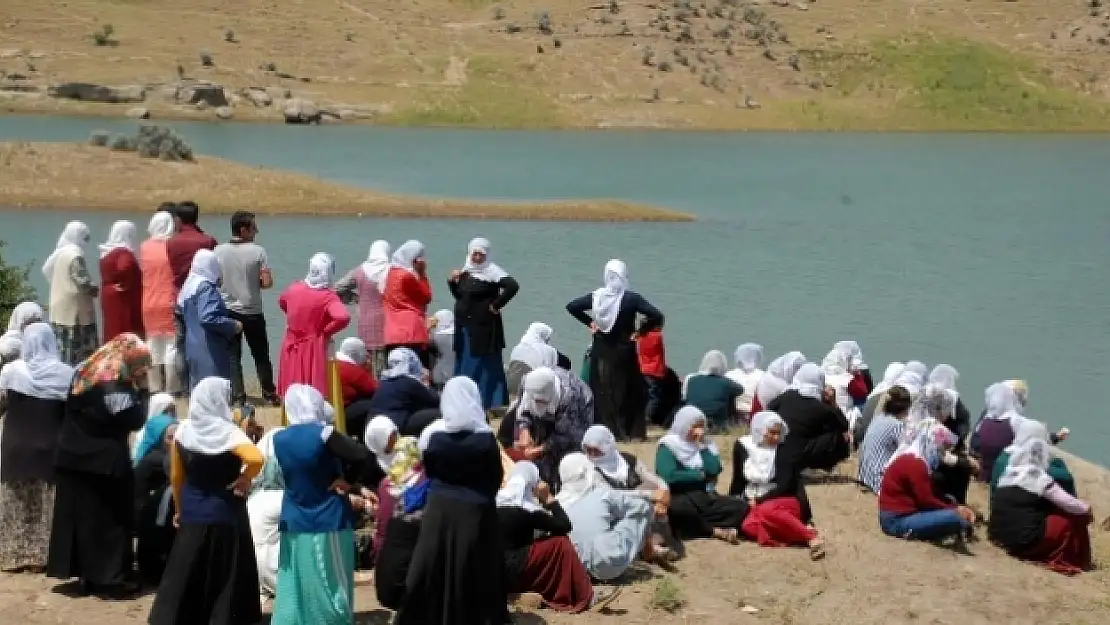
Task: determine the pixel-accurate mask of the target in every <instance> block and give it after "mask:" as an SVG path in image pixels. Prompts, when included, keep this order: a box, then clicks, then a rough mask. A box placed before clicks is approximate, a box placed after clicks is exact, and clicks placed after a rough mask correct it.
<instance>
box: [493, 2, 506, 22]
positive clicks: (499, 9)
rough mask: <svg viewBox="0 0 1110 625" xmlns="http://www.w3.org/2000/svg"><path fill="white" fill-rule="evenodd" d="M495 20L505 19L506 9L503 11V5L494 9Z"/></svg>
mask: <svg viewBox="0 0 1110 625" xmlns="http://www.w3.org/2000/svg"><path fill="white" fill-rule="evenodd" d="M493 19H495V20H503V19H505V9H503V8H502V7H501V5H498V6H495V7H493Z"/></svg>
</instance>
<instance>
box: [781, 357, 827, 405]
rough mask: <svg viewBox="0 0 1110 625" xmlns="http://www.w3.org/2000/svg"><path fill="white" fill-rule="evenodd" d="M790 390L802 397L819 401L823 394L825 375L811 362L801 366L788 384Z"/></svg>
mask: <svg viewBox="0 0 1110 625" xmlns="http://www.w3.org/2000/svg"><path fill="white" fill-rule="evenodd" d="M789 388H790V390H792V391H796V392H797V393H798V394H799V395H801V396H802V397H810V398H812V399H821V396H822V394H823V393H824V392H825V374H824V373H823V372H822V371H821V369H819V368H818V367H817V365H815V364H813V363H812V362H807V363H805V364H804V365H802V366H801V367H800V368H799V369H798V372H797V373H795V374H794V379H793V380H792V381H791V382H790V387H789Z"/></svg>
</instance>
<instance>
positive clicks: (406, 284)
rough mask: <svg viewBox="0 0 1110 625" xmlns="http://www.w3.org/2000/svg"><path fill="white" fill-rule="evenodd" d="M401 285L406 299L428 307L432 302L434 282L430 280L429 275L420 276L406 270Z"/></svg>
mask: <svg viewBox="0 0 1110 625" xmlns="http://www.w3.org/2000/svg"><path fill="white" fill-rule="evenodd" d="M400 286H401V293H402V294H403V295H404V297H405V299H407V300H409V301H410V302H412V303H413V304H415V305H417V306H419V307H421V308H426V307H427V306H428V304H430V303H432V284H431V283H430V282H428V277H427V276H424V277H423V278H420V277H417V276H416V275H415V274H412V273H410V272H407V271H406V272H405V276H404V279H403V280H402V282H401V285H400Z"/></svg>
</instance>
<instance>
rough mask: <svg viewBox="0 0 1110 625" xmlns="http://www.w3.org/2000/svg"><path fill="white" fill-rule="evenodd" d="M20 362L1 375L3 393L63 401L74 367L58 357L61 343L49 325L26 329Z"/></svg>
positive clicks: (0, 373)
mask: <svg viewBox="0 0 1110 625" xmlns="http://www.w3.org/2000/svg"><path fill="white" fill-rule="evenodd" d="M19 354H20V357H19V360H13V361H12V362H9V363H8V364H6V365H4V369H3V371H0V390H5V391H15V392H17V393H21V394H23V395H27V396H29V397H36V398H38V399H48V400H57V401H64V400H65V399H66V398H67V397H68V396H69V387H70V384H72V383H73V367H71V366H69V365H67V364H65V363H64V362H62V361H61V360H60V359H59V357H58V341H57V339H55V337H54V330H53V329H52V328H51V327H50V325H49V324H46V323H42V322H35V323H32V324H30V325H28V326H27V327H26V328H24V329H23V339H22V342H21V344H20V350H19Z"/></svg>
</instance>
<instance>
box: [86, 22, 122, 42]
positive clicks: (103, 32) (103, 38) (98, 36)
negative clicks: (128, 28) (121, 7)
mask: <svg viewBox="0 0 1110 625" xmlns="http://www.w3.org/2000/svg"><path fill="white" fill-rule="evenodd" d="M115 32H116V29H115V27H114V26H112V25H111V24H104V25H103V26H101V27H100V30H98V31H96V32H95V33H93V36H92V37H93V43H95V44H96V45H98V46H114V45H116V44H117V43H119V42H117V41H116V40H115V39H112V35H113V34H114V33H115Z"/></svg>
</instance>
